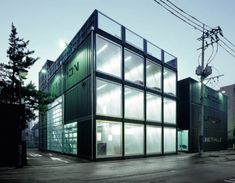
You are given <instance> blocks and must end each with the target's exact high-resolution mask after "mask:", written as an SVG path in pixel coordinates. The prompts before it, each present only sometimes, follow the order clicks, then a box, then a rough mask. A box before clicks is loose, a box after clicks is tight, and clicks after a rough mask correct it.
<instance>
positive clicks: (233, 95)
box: [220, 84, 235, 146]
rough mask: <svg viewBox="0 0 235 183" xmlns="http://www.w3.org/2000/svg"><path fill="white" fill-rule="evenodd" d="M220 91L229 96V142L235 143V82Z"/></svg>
mask: <svg viewBox="0 0 235 183" xmlns="http://www.w3.org/2000/svg"><path fill="white" fill-rule="evenodd" d="M220 91H221V92H223V93H224V95H226V96H227V97H228V107H227V108H228V117H227V119H228V127H227V128H228V144H229V146H232V144H234V143H235V84H233V85H229V86H224V87H221V88H220Z"/></svg>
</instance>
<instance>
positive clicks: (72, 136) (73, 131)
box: [63, 122, 77, 154]
mask: <svg viewBox="0 0 235 183" xmlns="http://www.w3.org/2000/svg"><path fill="white" fill-rule="evenodd" d="M63 152H65V153H69V154H77V122H73V123H69V124H66V125H64V144H63Z"/></svg>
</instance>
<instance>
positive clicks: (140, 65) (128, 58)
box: [124, 49, 144, 85]
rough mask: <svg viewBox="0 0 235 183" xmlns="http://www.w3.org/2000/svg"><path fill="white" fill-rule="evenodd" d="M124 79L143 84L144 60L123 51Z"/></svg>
mask: <svg viewBox="0 0 235 183" xmlns="http://www.w3.org/2000/svg"><path fill="white" fill-rule="evenodd" d="M124 60H125V79H126V80H129V81H132V82H134V83H137V84H140V85H143V84H144V58H143V57H141V56H139V55H137V54H135V53H133V52H131V51H128V50H126V49H125V58H124Z"/></svg>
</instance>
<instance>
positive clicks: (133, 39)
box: [126, 29, 144, 50]
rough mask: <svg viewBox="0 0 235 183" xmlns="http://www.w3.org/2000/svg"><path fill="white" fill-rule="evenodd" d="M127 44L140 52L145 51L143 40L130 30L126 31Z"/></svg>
mask: <svg viewBox="0 0 235 183" xmlns="http://www.w3.org/2000/svg"><path fill="white" fill-rule="evenodd" d="M126 42H127V43H129V44H130V45H132V46H134V47H136V48H138V49H140V50H143V45H144V40H143V38H142V37H140V36H138V35H137V34H135V33H134V32H132V31H130V30H128V29H126Z"/></svg>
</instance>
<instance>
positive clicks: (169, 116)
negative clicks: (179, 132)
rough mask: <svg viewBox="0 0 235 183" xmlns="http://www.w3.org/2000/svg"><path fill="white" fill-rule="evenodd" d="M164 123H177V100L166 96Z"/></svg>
mask: <svg viewBox="0 0 235 183" xmlns="http://www.w3.org/2000/svg"><path fill="white" fill-rule="evenodd" d="M164 123H171V124H176V101H175V100H171V99H167V98H164Z"/></svg>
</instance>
